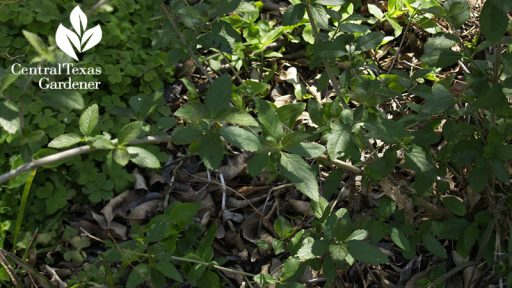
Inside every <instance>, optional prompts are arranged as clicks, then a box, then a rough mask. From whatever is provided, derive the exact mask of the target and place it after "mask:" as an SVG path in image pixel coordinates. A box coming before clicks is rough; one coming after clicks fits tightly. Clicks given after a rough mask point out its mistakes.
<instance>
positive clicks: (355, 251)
mask: <svg viewBox="0 0 512 288" xmlns="http://www.w3.org/2000/svg"><path fill="white" fill-rule="evenodd" d="M348 251H349V252H350V255H352V257H354V258H355V259H356V260H357V261H360V262H362V263H365V264H384V263H387V262H388V261H389V259H388V257H387V256H386V255H385V254H384V253H382V251H380V250H379V248H377V247H375V246H374V245H372V244H370V243H367V242H364V241H358V240H356V241H349V242H348Z"/></svg>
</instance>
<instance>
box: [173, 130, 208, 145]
mask: <svg viewBox="0 0 512 288" xmlns="http://www.w3.org/2000/svg"><path fill="white" fill-rule="evenodd" d="M201 135H203V132H202V131H201V130H200V129H199V128H196V127H193V126H190V125H188V126H178V127H176V128H174V130H173V131H172V137H171V138H172V142H173V143H174V144H177V145H185V144H190V143H192V142H194V141H197V140H198V139H199V138H201Z"/></svg>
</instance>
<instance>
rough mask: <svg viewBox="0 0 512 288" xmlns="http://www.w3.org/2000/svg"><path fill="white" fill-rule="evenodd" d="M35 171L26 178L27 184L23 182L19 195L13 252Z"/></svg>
mask: <svg viewBox="0 0 512 288" xmlns="http://www.w3.org/2000/svg"><path fill="white" fill-rule="evenodd" d="M36 171H37V170H36V169H34V170H32V173H30V174H29V176H28V178H27V182H25V187H24V188H23V194H22V195H21V203H20V209H19V210H18V216H16V225H15V228H14V236H13V241H12V245H13V250H16V243H17V240H18V235H19V234H20V230H21V224H23V217H24V215H25V208H26V206H27V200H28V193H29V192H30V187H32V181H33V180H34V177H35V176H36Z"/></svg>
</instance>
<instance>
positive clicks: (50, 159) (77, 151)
mask: <svg viewBox="0 0 512 288" xmlns="http://www.w3.org/2000/svg"><path fill="white" fill-rule="evenodd" d="M169 141H171V136H146V137H144V138H140V139H135V140H133V141H130V142H129V143H128V144H129V145H137V144H151V143H153V144H154V143H162V142H169ZM112 144H117V139H114V140H112ZM97 150H99V149H96V148H94V147H92V146H90V145H84V146H80V147H76V148H72V149H69V150H65V151H62V152H59V153H55V154H53V155H49V156H46V157H43V158H41V159H37V160H33V161H32V162H29V163H25V164H23V165H21V166H19V167H18V168H16V169H14V170H11V171H9V172H7V173H4V174H2V175H0V184H2V183H4V182H6V181H8V180H9V179H11V178H14V177H16V176H18V175H20V174H22V173H24V172H27V171H30V170H33V169H36V168H39V167H41V166H45V165H49V164H53V163H55V162H59V161H62V160H66V159H68V158H71V157H74V156H78V155H82V154H85V153H90V152H93V151H97Z"/></svg>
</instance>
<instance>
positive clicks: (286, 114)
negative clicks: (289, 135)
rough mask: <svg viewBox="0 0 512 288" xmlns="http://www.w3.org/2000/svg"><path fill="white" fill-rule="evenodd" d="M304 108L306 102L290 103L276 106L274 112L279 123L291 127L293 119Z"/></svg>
mask: <svg viewBox="0 0 512 288" xmlns="http://www.w3.org/2000/svg"><path fill="white" fill-rule="evenodd" d="M305 108H306V103H291V104H287V105H284V106H281V107H279V108H277V111H276V112H277V115H278V116H279V120H281V123H283V124H284V125H286V126H288V127H289V128H293V125H294V124H295V121H297V118H299V116H300V115H301V114H302V112H304V109H305Z"/></svg>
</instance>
